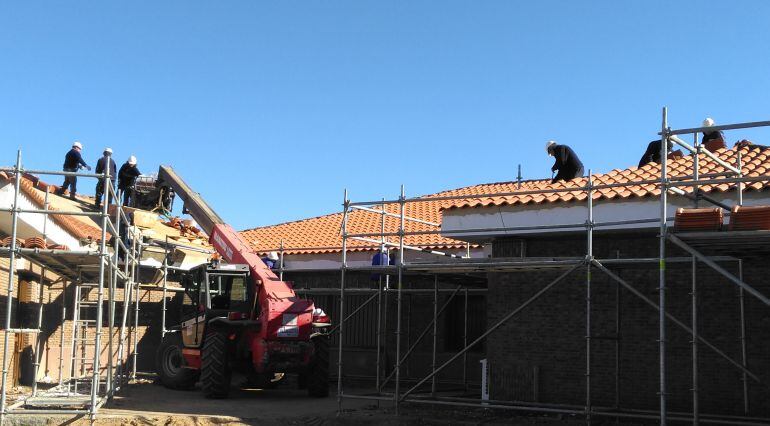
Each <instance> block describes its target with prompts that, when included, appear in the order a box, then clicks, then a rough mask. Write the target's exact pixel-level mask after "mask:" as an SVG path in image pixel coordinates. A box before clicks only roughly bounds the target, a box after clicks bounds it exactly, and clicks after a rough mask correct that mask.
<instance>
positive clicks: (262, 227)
mask: <svg viewBox="0 0 770 426" xmlns="http://www.w3.org/2000/svg"><path fill="white" fill-rule="evenodd" d="M340 214H342V212H334V213H327V214H322V215H318V216H312V217H306V218H304V219H296V220H289V221H286V222H279V223H274V224H272V225H262V226H255V227H253V228H247V229H243V230H240V231H238V232H239V233H240V232H249V231H256V230H257V229H264V228H275V227H276V226H282V225H291V224H293V223H301V222H307V221H310V220H316V219H322V218H325V217H330V216H334V215H340Z"/></svg>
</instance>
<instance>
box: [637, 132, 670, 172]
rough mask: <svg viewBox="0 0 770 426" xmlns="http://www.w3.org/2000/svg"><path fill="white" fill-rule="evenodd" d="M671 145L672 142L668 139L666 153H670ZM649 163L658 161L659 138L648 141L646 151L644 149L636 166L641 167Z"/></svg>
mask: <svg viewBox="0 0 770 426" xmlns="http://www.w3.org/2000/svg"><path fill="white" fill-rule="evenodd" d="M673 146H674V144H673V143H671V141H668V149H667V150H666V153H670V152H671V148H673ZM649 163H660V139H658V140H654V141H652V142H650V144H649V145H647V151H644V155H642V159H641V160H639V166H638V167H643V166H645V165H647V164H649Z"/></svg>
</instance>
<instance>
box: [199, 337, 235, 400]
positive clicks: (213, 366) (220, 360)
mask: <svg viewBox="0 0 770 426" xmlns="http://www.w3.org/2000/svg"><path fill="white" fill-rule="evenodd" d="M201 358H202V359H201V385H202V387H203V394H204V395H205V396H206V398H227V394H228V393H229V392H230V378H231V376H232V370H231V369H230V354H229V353H228V351H227V335H225V334H224V333H221V332H217V331H213V332H210V333H207V334H206V338H205V340H204V341H203V351H202V354H201Z"/></svg>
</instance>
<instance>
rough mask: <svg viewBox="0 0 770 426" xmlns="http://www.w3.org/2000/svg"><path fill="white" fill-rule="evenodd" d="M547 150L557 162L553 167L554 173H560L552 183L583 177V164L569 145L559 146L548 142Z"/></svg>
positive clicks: (553, 142)
mask: <svg viewBox="0 0 770 426" xmlns="http://www.w3.org/2000/svg"><path fill="white" fill-rule="evenodd" d="M545 150H546V151H547V152H548V155H550V156H551V157H554V158H555V159H556V161H554V163H553V167H551V171H552V172H556V171H558V173H556V176H555V177H554V178H553V179H552V180H551V183H556V182H558V181H560V180H563V181H570V180H572V179H575V178H576V177H581V176H583V163H581V162H580V159H579V158H578V156H577V154H575V151H573V150H572V148H570V147H568V146H567V145H558V144H557V143H556V142H555V141H548V142H546V144H545Z"/></svg>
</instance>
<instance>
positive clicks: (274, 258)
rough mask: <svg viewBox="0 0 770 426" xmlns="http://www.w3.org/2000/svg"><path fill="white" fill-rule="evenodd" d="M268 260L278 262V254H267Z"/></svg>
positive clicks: (272, 252)
mask: <svg viewBox="0 0 770 426" xmlns="http://www.w3.org/2000/svg"><path fill="white" fill-rule="evenodd" d="M267 258H268V259H270V260H278V253H276V252H274V251H271V252H270V253H268V254H267Z"/></svg>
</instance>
